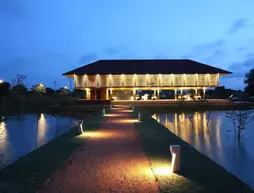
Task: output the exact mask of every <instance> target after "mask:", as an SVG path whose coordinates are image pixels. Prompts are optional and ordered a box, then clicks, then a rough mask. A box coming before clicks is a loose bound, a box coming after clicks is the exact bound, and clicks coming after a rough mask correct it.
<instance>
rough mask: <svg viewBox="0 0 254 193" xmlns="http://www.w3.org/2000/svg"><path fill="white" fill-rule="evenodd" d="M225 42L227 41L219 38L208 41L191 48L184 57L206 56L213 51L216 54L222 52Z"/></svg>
mask: <svg viewBox="0 0 254 193" xmlns="http://www.w3.org/2000/svg"><path fill="white" fill-rule="evenodd" d="M225 42H226V41H225V40H223V39H218V40H215V41H213V42H208V43H206V44H200V45H196V46H194V47H193V48H192V49H191V51H190V52H189V53H188V54H186V55H184V57H183V58H192V57H199V58H206V57H207V55H210V53H211V52H213V53H214V54H215V55H219V54H222V47H223V46H224V45H225ZM209 57H211V56H209Z"/></svg>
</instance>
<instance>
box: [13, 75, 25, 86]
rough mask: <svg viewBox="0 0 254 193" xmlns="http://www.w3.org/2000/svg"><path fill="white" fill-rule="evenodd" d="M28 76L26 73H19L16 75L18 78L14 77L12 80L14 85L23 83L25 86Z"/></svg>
mask: <svg viewBox="0 0 254 193" xmlns="http://www.w3.org/2000/svg"><path fill="white" fill-rule="evenodd" d="M26 78H27V76H26V75H24V74H17V75H16V78H14V79H13V80H12V86H13V87H14V86H19V85H22V86H25V83H24V81H25V80H26Z"/></svg>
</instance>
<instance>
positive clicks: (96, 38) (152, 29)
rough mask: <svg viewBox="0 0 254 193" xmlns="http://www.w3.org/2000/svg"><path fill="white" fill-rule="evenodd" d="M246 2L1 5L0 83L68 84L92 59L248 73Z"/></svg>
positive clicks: (251, 42) (237, 84) (251, 29)
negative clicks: (186, 62)
mask: <svg viewBox="0 0 254 193" xmlns="http://www.w3.org/2000/svg"><path fill="white" fill-rule="evenodd" d="M253 8H254V1H253V0H245V1H239V0H213V1H211V0H177V1H176V0H175V1H173V0H157V1H154V0H125V1H120V0H90V1H89V0H0V26H1V27H0V79H4V80H6V81H10V82H11V80H12V79H13V78H14V77H15V75H16V74H17V73H21V74H25V75H27V80H26V84H27V86H29V87H30V86H32V85H34V84H37V83H39V82H43V83H44V84H46V86H49V87H53V81H56V84H57V87H63V86H65V85H68V84H69V83H68V82H69V81H68V79H67V78H66V77H63V76H62V75H61V74H62V73H64V72H66V71H69V70H72V69H73V68H77V67H79V66H82V65H84V64H87V63H90V62H93V61H96V60H99V59H142V58H143V59H182V58H184V59H185V58H188V59H193V60H197V61H199V62H204V63H207V64H209V65H213V66H216V67H219V68H223V69H225V70H229V71H232V72H233V73H234V74H233V75H230V76H228V77H224V78H222V79H221V85H225V86H226V87H229V88H233V89H243V87H244V84H243V79H244V75H245V73H246V72H248V71H249V70H250V69H251V68H254V11H253Z"/></svg>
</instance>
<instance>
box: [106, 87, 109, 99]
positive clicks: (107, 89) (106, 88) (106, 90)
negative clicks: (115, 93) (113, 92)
mask: <svg viewBox="0 0 254 193" xmlns="http://www.w3.org/2000/svg"><path fill="white" fill-rule="evenodd" d="M106 100H109V97H108V88H106Z"/></svg>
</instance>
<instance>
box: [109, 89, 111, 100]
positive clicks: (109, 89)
mask: <svg viewBox="0 0 254 193" xmlns="http://www.w3.org/2000/svg"><path fill="white" fill-rule="evenodd" d="M111 98H112V88H110V89H109V100H111Z"/></svg>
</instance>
